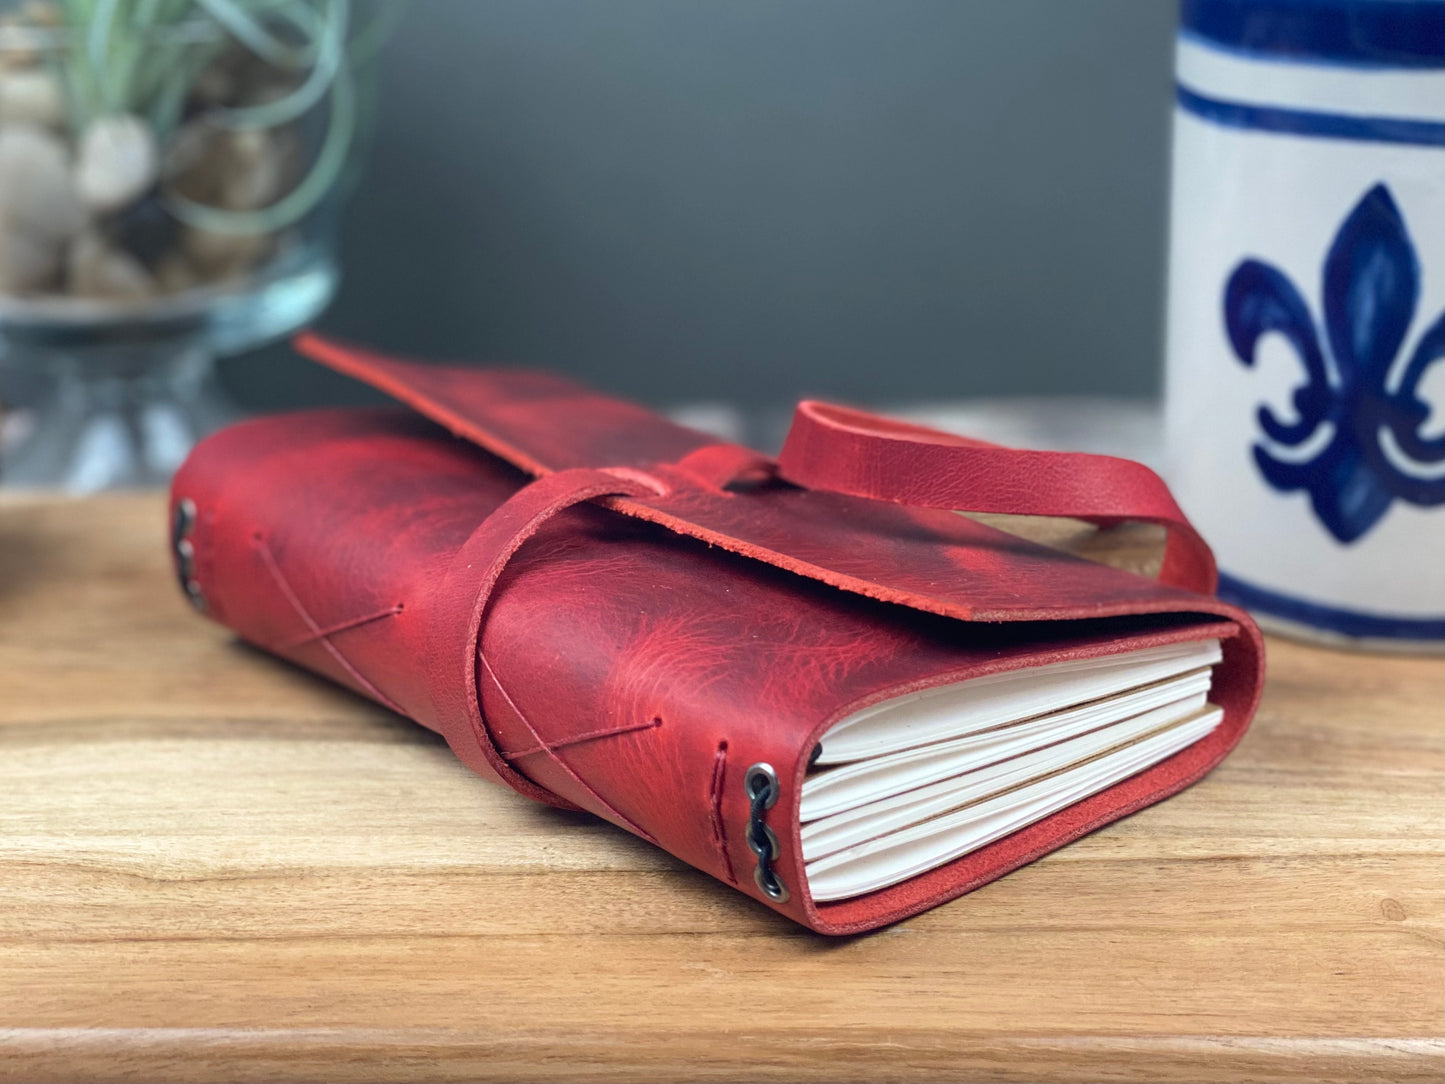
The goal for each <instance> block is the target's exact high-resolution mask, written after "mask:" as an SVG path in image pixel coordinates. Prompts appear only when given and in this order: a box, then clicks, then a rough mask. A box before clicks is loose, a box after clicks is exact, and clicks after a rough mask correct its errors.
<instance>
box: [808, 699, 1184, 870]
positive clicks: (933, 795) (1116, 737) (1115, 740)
mask: <svg viewBox="0 0 1445 1084" xmlns="http://www.w3.org/2000/svg"><path fill="white" fill-rule="evenodd" d="M1206 692H1207V686H1206V688H1204V689H1200V690H1199V691H1198V692H1197V693H1196V694H1195V695H1193V696H1189V697H1186V698H1185V699H1183V700H1178V701H1175V702H1174V703H1172V704H1166V705H1164V706H1163V707H1160V708H1155V709H1154V710H1153V711H1146V712H1144V713H1143V714H1141V715H1136V716H1133V717H1132V718H1128V719H1123V720H1120V721H1119V722H1116V723H1114V724H1113V725H1111V726H1106V727H1102V728H1100V729H1098V730H1092V731H1089V732H1088V733H1086V734H1081V735H1079V736H1077V737H1074V738H1071V739H1069V740H1068V741H1062V742H1058V743H1056V744H1054V745H1049V746H1046V747H1045V748H1042V749H1035V750H1034V751H1032V752H1028V753H1025V754H1023V755H1021V756H1015V757H1012V758H1010V759H1008V760H1004V761H1001V762H998V763H994V764H989V765H987V766H986V767H981V768H979V769H977V770H975V771H971V772H967V773H965V774H963V775H955V776H953V777H952V778H949V779H944V780H942V781H941V782H938V783H934V784H932V785H931V786H927V787H922V788H920V789H918V790H911V791H907V792H905V793H903V794H896V795H894V796H893V797H891V798H885V799H883V800H882V801H878V802H873V803H870V804H869V805H866V806H863V807H861V808H859V809H853V810H849V811H848V812H846V813H840V814H838V815H836V816H832V817H825V818H824V819H823V820H820V821H814V822H813V823H812V824H805V825H804V826H803V830H802V843H803V859H804V860H805V861H808V862H811V861H814V860H815V859H818V858H824V857H826V856H827V855H830V854H835V853H837V852H838V851H841V850H843V849H844V848H847V847H852V846H855V845H857V844H859V843H866V842H867V841H868V840H870V839H876V838H878V837H880V836H884V835H887V834H889V833H891V832H896V831H898V830H900V829H903V828H907V827H908V826H910V825H913V824H919V823H921V822H923V821H926V820H931V819H933V818H934V817H940V816H942V815H944V814H945V813H949V812H952V811H953V810H956V809H961V808H962V807H963V806H965V805H971V804H973V803H975V802H979V801H983V800H985V799H987V798H990V797H992V796H994V795H996V794H1000V793H1002V792H1003V791H1006V790H1010V789H1012V788H1015V787H1019V786H1022V785H1024V784H1027V783H1030V782H1032V781H1033V780H1036V779H1040V778H1042V777H1043V776H1046V775H1051V774H1053V773H1056V772H1063V771H1064V770H1066V769H1068V768H1070V767H1071V766H1074V765H1078V764H1080V763H1081V762H1083V761H1086V760H1089V759H1090V758H1092V757H1097V756H1099V755H1100V754H1102V753H1106V752H1108V751H1110V750H1113V749H1115V748H1119V747H1121V746H1124V745H1126V744H1129V743H1131V742H1133V741H1135V739H1137V738H1140V737H1142V736H1144V735H1148V734H1151V733H1153V732H1154V731H1157V730H1159V729H1161V728H1163V727H1169V726H1173V725H1175V724H1176V723H1181V722H1183V721H1185V720H1187V719H1191V718H1193V717H1195V716H1197V715H1198V714H1199V713H1200V712H1202V711H1203V710H1204V709H1205V707H1206V704H1205V699H1204V698H1205V694H1206Z"/></svg>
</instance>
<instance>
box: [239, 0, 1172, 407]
mask: <svg viewBox="0 0 1445 1084" xmlns="http://www.w3.org/2000/svg"><path fill="white" fill-rule="evenodd" d="M1174 20H1175V5H1174V4H1172V3H1166V2H1163V0H770V2H764V0H687V2H678V0H416V2H415V3H413V4H412V6H411V9H410V12H409V14H408V16H407V18H406V20H405V21H404V22H403V23H402V25H401V27H400V29H399V31H398V32H397V34H396V36H395V38H394V39H393V40H392V42H391V43H390V45H389V46H388V47H387V51H386V53H385V54H384V57H383V60H382V63H381V72H380V96H379V103H378V111H377V115H376V129H375V136H374V142H373V145H372V150H371V156H370V160H369V162H368V164H367V166H366V172H365V174H364V176H363V178H362V181H361V184H360V186H359V188H358V189H357V190H356V191H355V192H354V194H353V197H352V199H351V201H350V203H349V205H348V208H347V212H346V216H345V225H344V230H343V236H342V242H343V244H342V255H343V260H344V267H345V279H344V282H343V285H342V289H341V293H340V295H339V296H338V298H337V300H336V302H335V304H334V305H333V307H332V308H331V310H330V311H329V312H328V314H327V315H326V316H325V317H324V319H323V321H322V326H323V327H324V328H327V329H329V330H331V331H333V332H336V333H338V334H341V335H345V336H349V337H352V338H355V339H358V340H363V341H365V342H368V343H371V344H374V345H377V346H379V347H384V348H387V349H391V350H395V351H398V352H405V353H410V354H414V355H417V356H424V357H435V358H449V359H462V360H478V361H483V360H493V361H507V362H511V363H528V364H536V365H540V366H546V367H549V368H552V369H556V370H561V371H565V372H569V373H572V374H575V375H577V376H580V377H582V378H584V379H585V380H587V381H589V382H592V383H594V384H596V385H599V386H603V387H606V388H608V389H609V390H612V391H614V392H617V393H621V394H625V395H629V396H632V397H635V398H640V399H643V400H645V401H650V402H653V403H669V402H677V401H682V400H696V399H725V400H733V401H737V402H740V403H743V404H748V405H755V406H756V405H759V404H773V405H776V404H779V403H782V402H784V401H786V400H789V399H792V398H795V397H797V396H798V395H801V394H823V395H831V396H835V397H840V398H844V399H850V400H856V401H870V400H872V401H896V400H902V399H922V398H941V397H957V396H964V395H979V394H1028V393H1039V392H1046V393H1103V394H1119V393H1124V394H1148V393H1152V392H1154V391H1156V390H1157V387H1158V384H1159V369H1160V346H1161V340H1162V336H1161V329H1160V323H1161V317H1162V288H1163V269H1164V255H1165V252H1164V231H1165V223H1166V196H1167V192H1166V188H1167V167H1168V160H1167V159H1168V137H1169V127H1168V124H1169V120H1168V118H1169V110H1170V95H1171V68H1172V53H1171V39H1172V33H1173V26H1174ZM226 375H227V381H228V383H229V384H230V385H231V387H232V388H233V390H235V391H236V392H237V393H238V395H239V396H240V398H241V399H242V400H243V401H244V402H245V403H247V404H248V405H250V406H252V407H258V408H269V407H276V406H284V405H295V404H303V403H313V402H323V401H348V400H355V399H357V398H358V396H357V394H356V393H355V392H354V391H353V390H351V389H349V388H348V387H347V386H346V384H345V383H344V382H342V381H341V380H340V379H339V378H333V377H330V376H328V375H327V374H324V373H321V372H319V370H317V369H315V368H314V367H312V366H310V365H308V364H306V363H303V362H300V361H297V360H295V359H294V358H293V357H292V356H291V355H290V354H289V353H288V352H287V351H286V350H285V348H283V347H276V348H272V349H269V350H267V351H263V352H261V353H260V354H257V355H252V356H248V357H244V358H238V359H233V360H232V361H231V362H229V363H228V364H227V367H226Z"/></svg>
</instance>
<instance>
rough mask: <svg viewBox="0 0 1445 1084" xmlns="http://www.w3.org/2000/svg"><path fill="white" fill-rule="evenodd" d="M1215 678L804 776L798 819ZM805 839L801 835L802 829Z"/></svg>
mask: <svg viewBox="0 0 1445 1084" xmlns="http://www.w3.org/2000/svg"><path fill="white" fill-rule="evenodd" d="M1212 678H1213V672H1212V671H1210V670H1195V671H1191V672H1190V673H1187V674H1184V675H1182V676H1180V677H1175V678H1171V679H1169V680H1167V681H1161V682H1156V683H1155V684H1153V685H1146V686H1144V687H1143V688H1140V689H1131V690H1130V691H1128V692H1125V693H1119V694H1118V695H1116V696H1111V697H1107V698H1105V699H1103V700H1094V701H1091V702H1089V703H1087V704H1082V705H1079V706H1077V707H1070V708H1068V709H1065V710H1063V711H1057V712H1051V713H1049V714H1048V715H1041V716H1036V717H1035V718H1033V719H1027V720H1024V721H1023V722H1018V723H1011V724H1005V725H1004V726H1002V727H996V728H994V729H992V730H986V731H984V732H982V733H979V734H970V735H968V736H966V737H962V738H955V739H953V740H952V741H943V742H935V743H934V744H931V745H924V746H919V747H918V748H915V749H905V750H904V751H903V752H901V753H893V754H890V755H889V756H884V757H870V758H869V759H867V760H858V761H854V762H852V763H851V764H844V765H842V766H840V767H837V768H831V769H829V770H827V771H824V772H818V773H814V774H810V775H809V776H808V778H807V779H806V780H804V782H803V798H802V804H801V807H800V810H799V818H800V819H801V820H802V821H803V823H804V824H808V823H810V822H812V821H816V820H820V819H822V818H824V817H832V816H834V815H836V814H838V813H842V812H845V811H847V810H849V809H856V808H857V807H859V806H862V805H866V804H868V803H870V802H876V801H879V800H880V799H882V798H886V797H888V796H889V795H892V794H901V793H903V792H904V791H907V790H913V789H914V788H916V787H922V786H925V785H927V784H929V783H933V782H936V781H938V780H940V779H947V778H949V777H950V776H955V775H958V774H960V773H961V772H966V771H972V770H974V769H976V768H980V767H983V766H984V765H986V764H991V763H993V762H995V761H999V760H1003V759H1005V758H1007V757H1011V756H1016V755H1018V754H1019V753H1021V752H1027V751H1029V750H1033V749H1038V748H1041V747H1043V746H1045V745H1048V744H1050V743H1052V742H1057V741H1062V740H1063V739H1065V738H1071V737H1074V736H1075V735H1077V734H1081V733H1084V732H1085V731H1089V730H1094V729H1097V728H1098V727H1101V726H1108V725H1109V724H1111V723H1115V722H1118V721H1119V720H1120V719H1127V718H1129V717H1131V716H1135V715H1139V714H1141V713H1143V712H1146V711H1152V710H1154V709H1155V708H1159V707H1163V706H1164V705H1165V704H1171V703H1174V702H1176V701H1178V700H1181V699H1183V698H1185V697H1189V696H1193V695H1195V694H1196V693H1203V692H1207V691H1208V689H1209V684H1210V681H1211V680H1212ZM805 832H806V829H805Z"/></svg>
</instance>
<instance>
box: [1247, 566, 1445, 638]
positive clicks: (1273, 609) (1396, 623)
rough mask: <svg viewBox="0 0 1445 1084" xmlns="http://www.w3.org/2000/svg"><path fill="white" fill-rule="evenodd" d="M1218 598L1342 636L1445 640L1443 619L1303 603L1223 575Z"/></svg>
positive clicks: (1300, 600)
mask: <svg viewBox="0 0 1445 1084" xmlns="http://www.w3.org/2000/svg"><path fill="white" fill-rule="evenodd" d="M1219 597H1220V598H1222V599H1224V600H1225V601H1226V602H1232V603H1234V604H1235V605H1237V606H1243V607H1244V608H1245V609H1246V610H1252V611H1254V612H1255V613H1261V614H1269V615H1271V616H1274V617H1278V618H1282V619H1283V620H1285V621H1293V622H1294V623H1295V624H1298V625H1309V626H1311V627H1313V628H1317V629H1326V630H1327V631H1329V632H1337V633H1339V634H1340V635H1341V636H1355V637H1362V638H1369V639H1376V640H1415V641H1426V640H1445V617H1395V616H1391V615H1389V614H1362V613H1357V612H1356V611H1354V610H1342V609H1340V608H1339V607H1337V606H1326V605H1324V604H1323V603H1319V602H1306V601H1305V600H1304V599H1299V598H1292V597H1290V596H1289V595H1281V594H1280V593H1279V592H1277V591H1270V590H1268V589H1267V588H1264V587H1255V586H1254V585H1253V584H1249V583H1245V582H1244V581H1243V580H1241V579H1238V578H1236V577H1234V576H1230V575H1228V574H1227V573H1223V572H1221V573H1220V574H1219Z"/></svg>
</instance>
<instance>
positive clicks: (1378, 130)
mask: <svg viewBox="0 0 1445 1084" xmlns="http://www.w3.org/2000/svg"><path fill="white" fill-rule="evenodd" d="M1174 94H1175V98H1176V100H1177V101H1178V102H1179V107H1180V108H1181V109H1183V110H1184V111H1185V112H1186V113H1193V114H1194V115H1195V116H1196V117H1200V118H1202V119H1204V120H1207V121H1212V122H1213V123H1215V124H1221V125H1223V126H1225V127H1226V128H1252V129H1255V130H1257V131H1262V132H1283V133H1286V134H1288V135H1301V136H1316V137H1319V138H1323V139H1356V140H1364V141H1367V142H1371V143H1409V144H1413V145H1415V146H1419V147H1445V123H1441V122H1439V121H1433V120H1405V119H1402V118H1398V117H1355V116H1349V115H1347V114H1344V113H1315V112H1311V111H1310V110H1307V109H1281V108H1279V107H1278V106H1273V105H1246V104H1244V103H1243V102H1226V101H1221V100H1220V99H1218V98H1207V97H1205V96H1204V95H1203V94H1199V93H1197V92H1196V91H1193V90H1190V89H1189V88H1188V87H1186V86H1184V85H1183V84H1179V85H1178V86H1177V87H1176V88H1175V92H1174Z"/></svg>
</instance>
